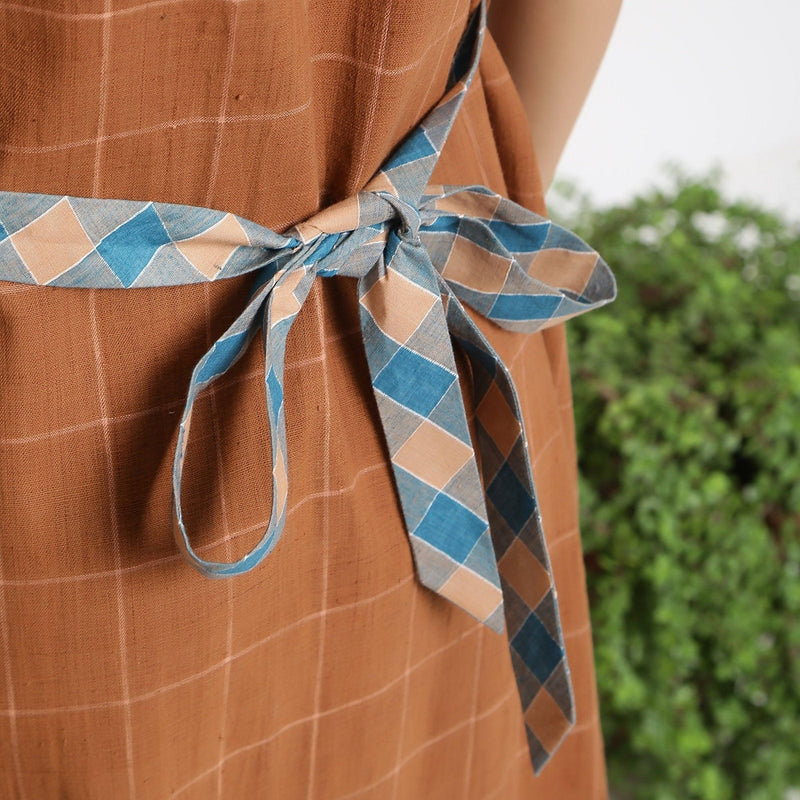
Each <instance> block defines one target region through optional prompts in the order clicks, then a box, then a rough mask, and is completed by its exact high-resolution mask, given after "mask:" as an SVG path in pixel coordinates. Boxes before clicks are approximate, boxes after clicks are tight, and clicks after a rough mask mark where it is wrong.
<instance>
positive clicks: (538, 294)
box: [420, 186, 616, 333]
mask: <svg viewBox="0 0 800 800" xmlns="http://www.w3.org/2000/svg"><path fill="white" fill-rule="evenodd" d="M421 214H422V227H421V229H420V236H421V237H422V239H423V241H424V243H425V246H426V247H427V248H428V250H429V252H430V253H431V258H432V260H433V263H434V266H435V267H436V269H437V271H438V272H439V273H440V274H441V275H442V277H443V278H444V279H445V280H446V281H447V282H448V284H449V285H450V287H451V288H452V290H453V293H454V294H455V295H456V296H457V297H458V298H459V299H460V300H461V301H462V302H464V303H466V304H467V305H469V306H471V307H472V308H474V309H475V310H476V311H477V312H478V313H480V314H481V315H483V316H485V317H487V318H488V319H490V320H492V321H493V322H495V323H496V324H498V325H500V326H502V327H504V328H507V329H509V330H515V331H520V332H524V333H531V332H533V331H536V330H540V329H542V328H547V327H550V326H551V325H554V324H556V323H558V322H562V321H564V320H566V319H569V318H570V317H574V316H576V315H577V314H583V313H585V312H587V311H591V310H592V309H595V308H598V307H599V306H602V305H605V304H606V303H609V302H611V301H612V300H613V299H614V297H615V296H616V284H615V281H614V276H613V274H612V273H611V270H610V269H609V267H608V265H607V264H606V263H605V261H603V259H602V258H601V257H600V255H599V254H598V253H597V252H596V251H595V250H593V249H592V248H591V247H589V246H588V245H587V244H586V243H585V242H583V241H582V240H581V239H580V238H579V237H578V236H576V235H575V234H574V233H572V232H571V231H568V230H566V229H565V228H563V227H561V226H560V225H557V224H556V223H554V222H553V221H552V220H549V219H546V218H545V217H541V216H539V215H538V214H535V213H533V212H532V211H529V210H528V209H526V208H524V207H523V206H520V205H519V204H517V203H514V202H512V201H511V200H508V199H507V198H504V197H501V196H500V195H498V194H496V193H495V192H492V191H491V190H489V189H487V188H486V187H485V186H469V187H429V189H428V194H426V195H425V197H424V198H423V202H422V211H421Z"/></svg>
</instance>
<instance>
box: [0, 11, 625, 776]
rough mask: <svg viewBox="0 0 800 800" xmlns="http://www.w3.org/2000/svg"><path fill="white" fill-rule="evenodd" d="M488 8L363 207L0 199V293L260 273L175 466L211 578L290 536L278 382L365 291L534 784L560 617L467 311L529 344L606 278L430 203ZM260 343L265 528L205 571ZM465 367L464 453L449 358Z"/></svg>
mask: <svg viewBox="0 0 800 800" xmlns="http://www.w3.org/2000/svg"><path fill="white" fill-rule="evenodd" d="M484 27H485V10H484V8H483V4H481V6H480V7H479V9H478V10H477V12H476V14H475V15H474V16H473V18H472V20H471V22H470V25H469V27H468V29H467V31H466V32H465V35H464V37H463V39H462V43H461V45H460V47H459V49H458V51H457V53H456V57H455V59H454V63H453V68H452V72H451V81H450V87H449V89H448V91H447V92H446V94H445V96H444V97H443V98H442V100H441V101H440V102H439V104H438V105H437V106H436V108H435V109H434V110H433V111H431V112H430V113H429V114H428V116H427V117H426V118H425V119H424V120H423V121H422V123H421V124H420V125H419V127H418V128H417V129H415V130H414V131H413V132H412V134H411V135H410V136H409V137H407V139H406V140H405V141H404V142H403V143H402V144H401V145H400V146H399V147H398V149H397V150H396V151H395V152H394V153H393V154H392V155H391V157H390V158H389V159H388V161H387V162H386V163H385V164H384V166H383V168H382V169H381V170H380V171H379V172H378V173H377V174H376V175H375V177H374V178H373V179H372V180H371V181H370V182H369V183H368V184H367V185H366V186H365V187H364V189H363V190H362V191H361V192H359V193H358V194H357V195H355V196H353V197H350V198H347V199H346V200H344V201H342V202H340V203H337V204H336V205H333V206H331V207H329V208H327V209H324V210H323V211H321V212H319V213H318V214H316V215H315V216H313V217H312V218H310V219H309V220H307V221H305V222H303V223H300V224H298V225H296V226H295V227H293V228H292V229H290V230H289V231H287V232H286V233H285V234H278V233H276V232H274V231H271V230H268V229H266V228H264V227H262V226H260V225H257V224H256V223H254V222H251V221H248V220H246V219H243V218H241V217H237V216H235V215H233V214H230V213H225V212H222V211H215V210H211V209H205V208H196V207H189V206H179V205H170V204H160V203H149V202H134V201H125V200H100V199H87V198H75V197H55V196H44V195H32V194H19V193H9V192H0V279H2V280H6V281H16V282H21V283H34V284H40V285H47V286H70V287H91V288H129V287H140V288H144V287H153V286H166V285H177V284H184V283H197V282H202V281H214V280H222V279H225V278H228V277H232V276H235V275H243V274H245V273H250V274H252V275H253V277H254V285H253V289H252V292H251V295H250V298H249V301H248V303H247V305H246V307H245V308H244V309H243V310H242V311H241V313H240V315H239V316H238V318H237V319H236V320H235V321H234V323H233V324H232V325H231V326H230V327H229V329H228V330H227V331H226V332H225V333H224V334H223V335H222V336H221V337H220V338H219V339H218V340H217V341H216V342H215V343H214V345H213V346H212V347H211V348H210V350H209V351H208V352H207V353H206V354H205V355H204V356H203V358H202V359H201V360H200V362H199V363H198V364H197V365H196V367H195V369H194V372H193V374H192V378H191V382H190V385H189V389H188V396H187V399H186V405H185V408H184V411H183V414H182V417H181V420H180V427H179V432H178V442H177V447H176V452H175V456H174V466H173V510H174V531H175V538H176V542H177V545H178V547H179V548H180V550H181V551H182V553H183V554H184V556H185V557H186V559H187V560H188V561H189V562H190V563H191V564H192V565H193V566H194V567H196V568H197V569H198V570H199V571H200V572H202V573H203V574H204V575H207V576H209V577H225V576H233V575H237V574H241V573H243V572H246V571H247V570H250V569H252V568H253V567H255V566H256V565H257V564H259V562H261V561H262V559H263V558H264V557H265V556H266V555H267V554H268V553H269V552H270V551H271V550H272V548H273V547H274V546H275V544H276V542H277V541H278V539H279V537H280V535H281V532H282V531H283V529H284V524H285V518H286V508H287V497H288V489H289V487H288V480H287V476H288V466H287V464H288V462H287V459H288V457H289V453H288V452H287V446H286V425H285V413H286V409H285V404H284V391H283V387H284V363H285V350H286V341H287V336H288V334H289V330H290V328H291V326H292V323H293V321H294V320H295V319H296V317H297V315H298V313H299V311H300V309H301V308H302V306H303V303H304V301H305V299H306V297H307V296H308V293H309V291H310V289H311V286H312V284H313V282H314V281H315V280H316V279H317V278H318V277H320V278H325V277H330V276H337V275H342V276H349V277H352V278H356V279H357V287H358V297H359V303H360V318H361V327H362V333H363V339H364V346H365V351H366V356H367V362H368V365H369V370H370V374H371V378H372V384H373V388H374V393H375V399H376V402H377V407H378V410H379V413H380V418H381V422H382V426H383V432H384V435H385V438H386V443H387V446H388V450H389V454H390V457H391V463H392V468H393V472H394V477H395V482H396V487H397V492H398V496H399V499H400V503H401V506H402V510H403V514H404V519H405V523H406V527H407V530H408V535H409V539H410V543H411V547H412V552H413V556H414V563H415V567H416V570H417V574H418V576H419V579H420V581H421V582H422V583H423V584H424V585H425V586H427V587H429V588H430V589H432V590H433V591H435V592H438V593H439V594H441V595H442V596H444V597H446V598H448V599H449V600H451V601H452V602H453V603H455V604H457V605H458V606H460V607H461V608H463V609H464V610H466V611H467V612H468V613H470V614H472V615H473V616H474V617H476V618H477V619H479V620H481V621H482V622H484V623H485V624H486V625H488V626H489V627H491V628H492V629H493V630H495V631H497V632H502V631H503V629H504V627H505V628H506V629H507V633H508V639H509V645H510V655H511V660H512V664H513V668H514V672H515V676H516V680H517V685H518V689H519V694H520V700H521V704H522V709H523V716H524V720H525V725H526V730H527V734H528V743H529V747H530V753H531V761H532V763H533V766H534V769H535V770H536V771H537V772H538V771H539V770H540V769H541V768H542V767H543V765H544V764H545V763H546V761H547V759H548V758H549V756H550V755H551V754H552V753H553V752H554V751H555V749H556V748H557V747H558V745H559V743H560V742H561V741H562V739H563V737H564V735H565V734H566V733H567V732H568V730H569V728H570V726H571V725H572V724H573V722H574V709H573V696H572V688H571V683H570V679H569V670H568V666H567V662H566V656H565V650H564V643H563V638H562V634H561V626H560V622H559V612H558V603H557V599H556V593H555V589H554V586H553V580H552V574H551V570H550V563H549V559H548V555H547V551H546V547H545V540H544V536H543V532H542V525H541V518H540V514H539V510H538V505H537V502H536V493H535V489H534V485H533V475H532V470H531V464H530V458H529V454H528V445H527V442H526V438H525V431H524V428H523V423H522V417H521V412H520V408H519V404H518V401H517V396H516V392H515V390H514V385H513V383H512V380H511V377H510V375H509V372H508V370H507V369H506V367H505V366H504V364H503V362H502V360H501V359H500V357H499V356H498V355H497V353H496V352H495V351H494V350H493V348H492V346H491V345H490V343H489V342H488V341H487V340H486V338H485V337H484V336H483V335H482V333H481V332H480V330H479V329H478V327H477V326H476V325H475V323H474V322H473V321H472V319H471V318H470V316H469V314H468V313H467V312H466V310H465V308H464V306H465V305H468V306H470V307H471V308H472V309H473V310H474V311H476V312H478V313H479V314H481V315H483V316H484V317H486V318H488V319H489V320H491V321H492V322H494V323H496V324H497V325H500V326H502V327H504V328H508V329H510V330H514V331H519V332H532V331H536V330H539V329H541V328H544V327H547V326H548V325H553V324H555V323H558V322H561V321H563V320H565V319H567V318H569V317H572V316H575V315H576V314H581V313H584V312H586V311H589V310H591V309H594V308H596V307H598V306H600V305H603V304H605V303H608V302H610V301H611V300H612V299H613V298H614V295H615V291H616V289H615V284H614V279H613V276H612V274H611V272H610V270H609V268H608V267H607V265H606V264H605V263H604V262H603V260H602V259H601V258H600V257H599V255H598V254H597V253H596V252H595V251H594V250H592V249H591V248H590V247H589V246H587V245H586V244H585V243H584V242H582V241H581V240H580V239H579V238H578V237H577V236H575V235H574V234H572V233H571V232H569V231H567V230H565V229H564V228H562V227H559V226H558V225H556V224H554V223H553V222H552V221H549V220H547V219H544V218H542V217H540V216H538V215H536V214H534V213H532V212H530V211H528V210H527V209H525V208H523V207H522V206H519V205H517V204H516V203H513V202H511V201H510V200H508V199H506V198H503V197H501V196H499V195H497V194H495V193H494V192H492V191H490V190H489V189H487V188H486V187H482V186H469V187H448V186H434V185H430V184H429V179H430V175H431V173H432V171H433V168H434V166H435V164H436V161H437V159H438V157H439V153H440V152H441V150H442V147H443V146H444V143H445V141H446V139H447V136H448V133H449V131H450V128H451V126H452V123H453V120H454V119H455V116H456V114H457V113H458V110H459V108H460V106H461V103H462V101H463V98H464V95H465V93H466V90H467V88H468V86H469V85H470V82H471V80H472V76H473V74H474V71H475V69H476V66H477V63H478V57H479V53H480V46H481V41H482V37H483V31H484ZM259 332H260V333H261V336H262V338H263V344H264V351H265V355H266V361H265V396H266V405H267V410H268V418H269V422H270V426H271V429H272V431H271V432H272V435H271V437H270V438H271V442H272V485H273V492H272V515H271V521H270V524H269V526H268V528H267V530H266V531H265V532H264V535H263V537H262V538H261V540H260V541H259V542H258V544H257V545H256V546H255V547H254V548H253V549H252V550H251V551H250V552H249V553H247V554H246V555H245V556H243V557H242V558H241V559H240V560H238V561H236V562H233V563H223V562H211V561H206V560H204V559H202V558H201V557H200V556H199V555H198V554H197V553H196V552H195V550H194V549H193V548H192V546H191V544H190V541H189V536H188V533H187V530H186V526H185V524H184V520H183V514H182V508H181V481H182V474H183V469H182V467H183V460H184V455H185V453H186V449H187V446H188V443H189V433H190V426H191V420H192V410H193V407H194V403H195V401H196V400H197V398H198V396H199V395H200V393H201V392H203V391H204V390H205V389H206V388H208V387H209V386H210V385H211V384H213V383H214V382H215V381H216V380H218V379H219V378H220V377H221V376H222V375H224V374H225V373H226V372H227V371H228V370H229V369H230V368H231V367H232V366H233V364H235V363H236V361H237V360H238V359H239V358H240V357H241V356H242V355H243V354H244V353H245V351H246V350H247V348H248V346H249V345H250V343H251V341H252V339H253V337H254V336H255V335H257V334H258V333H259ZM453 340H454V341H455V342H457V343H458V345H459V346H460V347H461V349H462V350H463V352H464V353H465V354H466V356H467V358H468V359H469V362H470V365H471V373H472V382H473V390H474V398H475V408H476V442H473V441H472V438H471V436H470V432H469V428H468V425H467V417H466V413H465V409H464V403H463V398H462V394H461V390H460V385H459V378H458V372H457V370H456V365H455V357H454V352H453V346H452V341H453ZM290 413H291V412H290Z"/></svg>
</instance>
